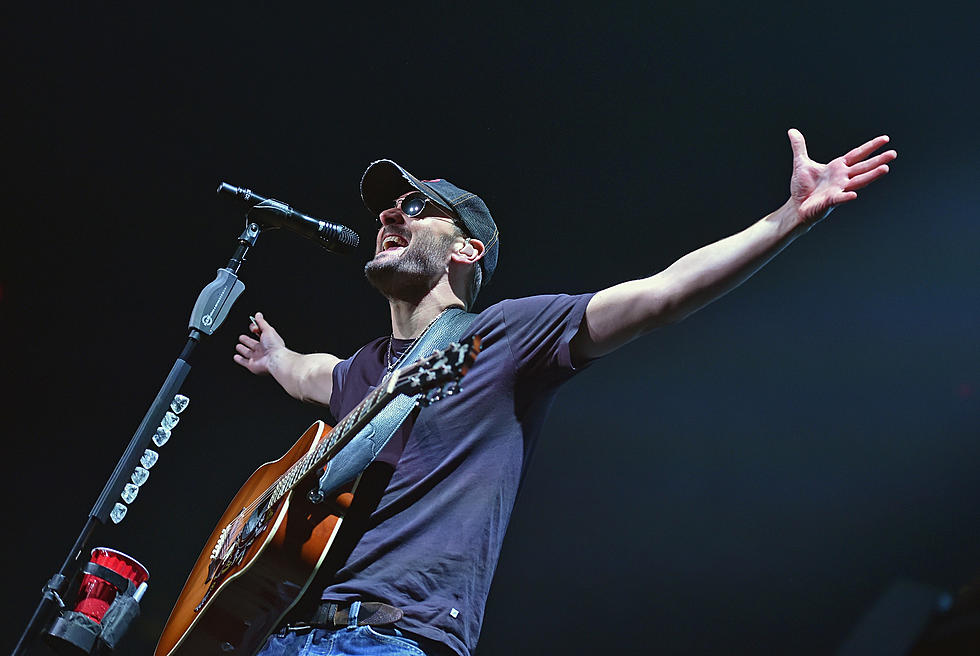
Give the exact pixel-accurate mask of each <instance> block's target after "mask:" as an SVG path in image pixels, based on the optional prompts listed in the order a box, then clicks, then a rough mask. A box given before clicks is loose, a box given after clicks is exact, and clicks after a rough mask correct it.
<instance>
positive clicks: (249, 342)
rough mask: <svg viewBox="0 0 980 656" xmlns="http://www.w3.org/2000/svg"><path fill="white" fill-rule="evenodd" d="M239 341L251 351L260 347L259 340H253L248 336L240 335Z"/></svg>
mask: <svg viewBox="0 0 980 656" xmlns="http://www.w3.org/2000/svg"><path fill="white" fill-rule="evenodd" d="M238 341H239V342H241V343H242V344H244V345H245V346H247V347H248V348H249V349H254V348H255V347H256V346H258V345H259V341H258V340H257V339H252V338H251V337H249V336H248V335H239V336H238Z"/></svg>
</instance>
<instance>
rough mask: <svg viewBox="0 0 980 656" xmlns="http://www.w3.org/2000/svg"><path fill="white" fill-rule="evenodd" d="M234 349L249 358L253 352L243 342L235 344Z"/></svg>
mask: <svg viewBox="0 0 980 656" xmlns="http://www.w3.org/2000/svg"><path fill="white" fill-rule="evenodd" d="M235 351H237V352H238V354H239V355H240V356H242V357H244V358H251V357H252V354H253V353H254V351H253V349H251V348H249V347H248V346H245V345H244V344H235Z"/></svg>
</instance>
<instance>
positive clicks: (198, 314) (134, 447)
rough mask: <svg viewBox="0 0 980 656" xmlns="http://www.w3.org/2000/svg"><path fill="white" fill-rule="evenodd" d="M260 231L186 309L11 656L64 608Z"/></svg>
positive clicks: (234, 294)
mask: <svg viewBox="0 0 980 656" xmlns="http://www.w3.org/2000/svg"><path fill="white" fill-rule="evenodd" d="M260 232H261V228H260V227H259V226H258V225H257V224H255V223H254V222H249V223H247V224H246V226H245V231H244V232H242V234H241V235H240V236H239V237H238V247H237V249H236V250H235V253H234V255H232V257H231V259H230V260H229V261H228V265H227V266H225V267H224V268H221V269H218V277H217V278H216V279H215V280H214V281H213V282H211V283H210V284H208V285H207V286H206V287H205V288H204V289H203V290H201V293H200V295H199V296H198V298H197V302H196V303H195V304H194V310H193V311H192V312H191V320H190V324H189V326H188V327H189V329H190V335H189V336H188V339H187V343H186V344H185V345H184V350H183V351H182V352H181V354H180V356H179V357H178V358H177V361H176V362H175V363H174V366H173V368H172V369H171V370H170V374H169V375H168V376H167V379H166V380H165V381H164V383H163V386H162V387H161V388H160V391H159V392H158V393H157V395H156V398H155V399H154V400H153V403H152V404H151V405H150V409H149V410H147V412H146V414H145V415H144V416H143V421H142V422H140V425H139V428H137V429H136V432H135V433H134V434H133V437H132V439H131V440H130V442H129V446H128V447H127V448H126V451H125V453H124V454H123V456H122V458H120V459H119V462H118V463H116V468H115V470H113V472H112V476H110V477H109V481H108V482H107V483H106V486H105V487H104V488H103V489H102V494H100V495H99V499H98V500H97V501H96V502H95V505H94V506H93V507H92V510H91V511H89V515H88V519H87V520H86V522H85V526H84V527H83V528H82V531H81V533H80V534H79V536H78V538H77V539H76V540H75V544H74V545H73V546H72V549H71V551H70V552H69V553H68V557H67V558H66V559H65V562H64V564H63V565H62V566H61V570H59V572H58V573H57V574H55V575H54V576H52V577H51V578H50V579H49V580H48V582H47V584H46V585H45V587H44V588H43V590H42V591H41V592H42V594H41V601H40V602H39V603H38V606H37V608H36V609H35V610H34V614H33V616H32V617H31V619H30V621H29V622H28V624H27V627H26V628H25V629H24V632H23V633H22V634H21V636H20V639H19V640H18V642H17V646H16V647H14V651H13V652H12V653H11V656H21V655H24V654H27V653H28V651H27V649H28V647H29V646H30V645H31V644H32V643H33V642H34V640H35V639H36V638H37V636H38V635H39V634H40V633H41V631H42V630H43V629H44V627H45V626H47V625H48V623H49V622H50V621H51V619H52V616H53V615H54V613H55V612H57V611H58V610H59V609H60V608H62V607H63V602H62V598H63V597H64V596H65V592H66V590H67V589H68V584H69V582H70V581H71V580H72V578H73V575H74V572H75V570H76V568H77V566H78V562H79V560H81V559H82V558H83V554H84V552H85V549H86V544H87V542H88V540H89V538H90V537H91V536H92V533H93V532H94V531H95V529H96V528H97V526H98V525H99V524H105V523H106V520H108V519H109V515H110V513H111V511H112V508H113V506H114V505H115V503H116V499H118V498H119V495H120V493H121V492H122V490H123V487H125V485H126V483H128V482H129V477H130V475H131V474H132V472H133V469H135V467H136V465H137V464H138V463H139V460H140V457H141V456H142V455H143V452H144V451H145V450H146V448H147V447H148V446H149V444H150V440H151V439H152V438H153V434H154V433H155V431H156V427H157V426H158V425H159V424H160V421H161V420H162V419H163V416H164V415H165V414H166V412H167V409H168V408H169V407H170V403H171V401H173V398H174V396H176V395H177V393H178V392H179V391H180V386H181V385H182V384H183V382H184V380H185V379H186V378H187V375H188V374H189V373H190V370H191V365H190V362H189V361H190V356H191V353H192V352H193V351H194V347H196V346H197V344H198V342H200V340H201V338H202V337H204V336H206V335H211V334H213V333H214V331H215V330H217V328H218V326H220V325H221V323H222V322H223V321H224V319H225V317H227V316H228V312H229V311H230V310H231V306H232V305H233V304H234V302H235V300H236V299H237V298H238V297H239V296H240V295H241V293H242V292H243V291H244V290H245V283H243V282H242V281H241V280H239V279H238V271H239V269H240V268H241V266H242V264H244V263H245V255H246V254H247V253H248V249H249V248H250V247H252V246H254V245H255V241H256V240H257V239H258V237H259V233H260Z"/></svg>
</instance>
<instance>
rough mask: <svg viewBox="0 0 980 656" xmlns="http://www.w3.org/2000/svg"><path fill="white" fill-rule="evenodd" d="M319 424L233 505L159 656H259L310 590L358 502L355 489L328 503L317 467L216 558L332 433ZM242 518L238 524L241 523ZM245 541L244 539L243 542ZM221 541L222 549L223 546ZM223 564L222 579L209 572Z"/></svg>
mask: <svg viewBox="0 0 980 656" xmlns="http://www.w3.org/2000/svg"><path fill="white" fill-rule="evenodd" d="M329 431H330V428H329V427H328V426H326V424H324V423H323V422H322V421H318V422H316V423H315V424H313V425H312V426H310V428H309V429H307V431H306V432H305V433H303V435H302V436H300V438H299V439H298V440H297V441H296V443H295V444H294V445H293V446H292V448H290V450H289V451H287V452H286V454H285V455H283V456H282V457H281V458H280V459H279V460H277V461H275V462H270V463H266V464H265V465H262V466H261V467H259V469H257V470H256V471H255V473H254V474H252V476H251V477H250V478H249V479H248V481H246V482H245V484H244V485H243V486H242V488H241V490H239V491H238V494H237V495H236V496H235V498H234V499H233V500H232V502H231V504H229V506H228V508H227V510H225V512H224V514H223V515H222V516H221V519H220V520H219V521H218V525H217V527H216V528H215V529H214V532H213V533H212V534H211V536H210V537H209V538H208V541H207V542H206V543H205V545H204V550H203V551H202V552H201V555H200V556H199V557H198V559H197V561H196V563H195V564H194V568H193V569H192V570H191V573H190V576H188V578H187V582H186V583H185V584H184V589H183V590H182V591H181V593H180V596H179V597H178V599H177V603H176V605H175V606H174V609H173V612H172V613H171V614H170V619H169V620H168V621H167V625H166V627H165V628H164V631H163V634H162V635H161V636H160V641H159V642H158V643H157V648H156V651H155V652H154V654H155V656H207V655H210V654H216V655H217V654H221V655H222V656H224V655H226V654H229V653H234V654H254V653H255V652H257V651H258V650H259V648H260V647H261V646H262V645H263V643H264V642H265V639H266V638H267V637H268V635H269V634H270V633H271V632H272V631H273V630H274V629H275V628H276V627H277V626H278V625H279V623H280V622H281V620H282V618H283V616H284V615H285V614H286V613H287V612H288V611H289V609H290V608H292V606H293V605H295V603H296V602H297V601H298V600H299V598H300V597H301V596H302V595H303V593H304V592H306V589H307V588H308V587H309V585H310V583H311V582H312V581H313V578H314V576H315V575H316V573H317V570H318V568H319V567H320V564H321V563H322V562H323V559H324V558H325V557H326V555H327V551H328V550H329V549H330V546H331V544H332V543H333V540H334V538H335V537H336V535H337V532H338V531H339V529H340V524H341V521H342V518H343V513H344V511H345V510H346V509H347V508H349V507H350V504H351V501H352V500H353V491H354V490H353V487H356V485H357V483H356V482H355V483H354V486H353V487H352V488H351V489H350V490H348V491H346V492H344V493H342V494H339V495H337V496H336V497H335V498H333V499H328V500H327V501H325V502H323V503H320V504H313V503H310V502H309V501H308V500H307V498H306V492H307V491H308V490H310V489H312V488H313V486H314V485H315V484H316V481H317V479H316V476H315V475H316V474H317V473H318V471H319V470H316V471H313V472H311V473H310V475H308V476H307V478H308V479H309V481H308V483H309V484H306V483H307V481H306V480H301V481H300V482H299V483H298V484H296V485H295V486H294V490H295V491H291V492H288V493H287V494H286V495H285V496H284V497H283V498H282V499H280V500H279V501H278V502H277V503H276V504H274V505H272V506H270V507H269V508H268V509H267V510H265V511H264V512H260V513H258V514H259V515H261V518H262V520H261V521H260V522H258V524H257V525H256V526H255V529H254V530H251V531H248V532H247V533H248V536H249V539H248V540H243V541H242V544H240V545H239V546H238V547H237V548H236V549H234V550H233V551H232V552H231V553H229V554H227V555H225V556H224V557H222V558H219V559H218V564H217V565H216V562H215V560H214V556H215V552H218V551H219V550H220V546H221V545H220V544H219V542H223V541H224V542H227V541H228V540H229V537H230V536H229V535H226V536H224V540H223V536H222V533H223V532H225V533H226V534H227V533H228V531H227V530H226V527H231V528H232V529H233V531H232V532H234V530H235V529H236V526H237V527H238V528H237V530H238V532H246V531H243V530H242V529H241V528H240V526H239V525H240V524H241V518H242V517H247V516H248V515H249V514H250V513H249V512H247V511H246V512H243V509H252V508H253V507H256V506H259V507H260V509H261V502H262V499H263V496H262V495H263V494H264V493H266V491H267V490H268V489H269V488H270V487H271V486H274V485H275V484H276V481H277V480H280V478H281V477H282V476H283V475H284V473H285V472H287V471H288V470H289V469H290V467H292V466H293V465H294V464H295V463H296V462H297V461H298V460H300V459H301V458H303V457H304V456H306V455H307V454H309V453H311V452H312V451H313V450H314V449H316V447H317V446H318V445H320V444H321V442H322V441H323V440H324V439H325V437H326V435H327V434H328V433H329ZM236 521H237V522H238V524H237V525H236V523H235V522H236ZM236 542H237V540H236ZM216 545H218V547H216ZM209 569H215V570H216V572H214V573H215V576H213V577H211V578H210V580H209V577H210V575H211V573H212V572H209Z"/></svg>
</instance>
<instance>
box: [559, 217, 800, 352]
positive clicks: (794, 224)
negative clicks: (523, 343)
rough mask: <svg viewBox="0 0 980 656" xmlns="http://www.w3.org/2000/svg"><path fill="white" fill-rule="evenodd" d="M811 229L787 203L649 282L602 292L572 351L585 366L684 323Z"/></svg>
mask: <svg viewBox="0 0 980 656" xmlns="http://www.w3.org/2000/svg"><path fill="white" fill-rule="evenodd" d="M807 229H808V227H807V226H805V225H803V224H802V223H801V222H800V221H799V218H798V214H797V212H796V207H795V206H794V205H793V203H792V202H791V201H788V202H787V203H786V204H785V205H783V206H782V207H781V208H779V209H778V210H776V211H775V212H773V213H771V214H769V215H767V216H765V217H763V218H762V219H760V220H759V221H756V222H755V223H754V224H752V225H751V226H749V227H748V228H746V229H745V230H743V231H741V232H739V233H736V234H734V235H732V236H730V237H726V238H724V239H721V240H719V241H716V242H714V243H712V244H709V245H707V246H704V247H702V248H699V249H697V250H696V251H693V252H691V253H688V254H687V255H685V256H684V257H682V258H680V259H679V260H677V261H676V262H674V263H673V264H672V265H670V266H669V267H667V268H666V269H664V270H663V271H661V272H660V273H657V274H655V275H653V276H650V277H649V278H643V279H640V280H632V281H629V282H625V283H622V284H619V285H615V286H613V287H610V288H608V289H604V290H602V291H600V292H598V293H597V294H596V295H595V296H594V297H593V299H592V301H591V302H590V303H589V306H588V308H587V310H586V322H585V325H584V328H586V330H585V331H584V332H583V331H580V335H577V336H576V340H575V342H574V343H573V348H575V349H576V350H577V355H578V356H579V357H581V358H582V360H586V359H591V358H595V357H598V356H600V355H605V354H606V353H609V352H610V351H612V350H614V349H616V348H618V347H619V346H622V345H623V344H625V343H627V342H629V341H631V340H633V339H635V338H636V337H638V336H640V335H642V334H644V333H646V332H649V331H651V330H653V329H655V328H658V327H660V326H663V325H665V324H669V323H673V322H676V321H680V320H681V319H683V318H684V317H686V316H688V315H689V314H691V313H692V312H695V311H696V310H698V309H700V308H702V307H704V306H705V305H707V304H708V303H711V302H712V301H714V300H715V299H717V298H720V297H721V296H723V295H725V294H726V293H727V292H729V291H731V290H732V289H734V288H735V287H737V286H738V285H739V284H741V283H742V282H744V281H745V280H746V279H748V278H749V277H750V276H751V275H752V274H753V273H755V272H756V271H758V270H759V269H760V268H761V267H762V266H763V265H764V264H765V263H766V262H768V261H769V260H770V259H772V258H773V257H774V256H775V255H776V254H777V253H779V251H781V250H782V249H783V248H785V247H786V246H787V245H788V244H789V243H790V242H791V241H793V240H794V239H795V238H796V237H798V236H799V235H801V234H803V233H804V232H806V231H807Z"/></svg>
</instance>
